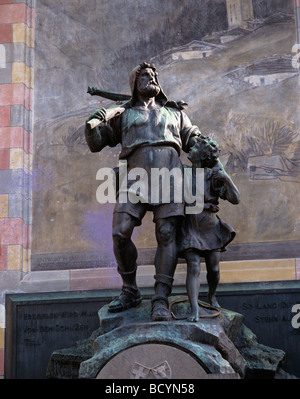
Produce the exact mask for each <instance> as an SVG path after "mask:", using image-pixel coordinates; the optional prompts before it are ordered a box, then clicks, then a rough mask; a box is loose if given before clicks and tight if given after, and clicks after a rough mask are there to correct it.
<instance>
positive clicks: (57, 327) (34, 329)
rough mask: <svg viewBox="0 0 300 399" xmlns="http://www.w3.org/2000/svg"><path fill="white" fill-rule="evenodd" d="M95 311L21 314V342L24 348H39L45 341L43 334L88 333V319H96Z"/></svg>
mask: <svg viewBox="0 0 300 399" xmlns="http://www.w3.org/2000/svg"><path fill="white" fill-rule="evenodd" d="M97 314H98V312H97V311H84V310H83V311H61V312H49V313H38V312H37V313H29V312H28V313H27V312H26V313H24V314H23V323H22V325H23V328H22V332H23V337H24V338H23V342H24V345H25V346H40V345H42V344H43V343H44V341H46V340H47V338H46V337H45V339H43V338H44V336H45V334H46V335H47V334H55V333H56V334H57V333H60V334H61V333H62V334H65V333H70V332H84V331H86V332H87V333H88V331H89V327H90V323H89V320H88V319H89V318H91V317H93V318H95V317H97Z"/></svg>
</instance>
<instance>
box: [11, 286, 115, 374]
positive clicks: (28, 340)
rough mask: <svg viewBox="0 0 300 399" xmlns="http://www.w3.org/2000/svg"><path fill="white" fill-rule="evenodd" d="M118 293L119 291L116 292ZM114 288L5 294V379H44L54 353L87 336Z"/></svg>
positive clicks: (94, 326) (97, 322) (95, 325)
mask: <svg viewBox="0 0 300 399" xmlns="http://www.w3.org/2000/svg"><path fill="white" fill-rule="evenodd" d="M115 294H116V293H115ZM112 295H114V292H113V291H110V292H107V291H90V292H88V293H87V292H80V293H79V292H75V293H72V292H70V293H59V294H55V293H41V294H11V295H10V294H8V295H6V336H5V345H6V353H5V378H13V379H18V378H22V379H29V378H30V379H43V378H46V370H47V366H48V362H49V359H50V356H51V353H52V352H53V350H55V349H60V348H65V347H68V346H72V345H73V344H74V343H75V342H76V341H80V340H82V339H85V338H88V337H89V336H90V335H91V333H92V332H93V331H94V330H96V329H97V328H98V327H99V319H98V310H99V309H100V308H101V307H102V306H103V305H105V304H106V303H109V302H110V301H111V300H112Z"/></svg>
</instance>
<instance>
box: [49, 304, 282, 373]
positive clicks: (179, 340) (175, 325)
mask: <svg viewBox="0 0 300 399" xmlns="http://www.w3.org/2000/svg"><path fill="white" fill-rule="evenodd" d="M170 303H174V305H173V306H172V311H173V315H174V319H173V320H172V321H168V322H153V321H152V320H151V314H150V309H151V301H150V300H143V301H142V303H141V304H140V305H139V306H137V307H136V308H133V309H128V310H126V311H124V312H121V313H109V312H108V305H105V306H103V307H102V308H101V309H100V310H99V319H100V327H99V329H98V330H96V331H94V332H93V334H92V335H91V337H90V338H89V339H87V340H84V341H81V342H78V343H76V345H75V346H73V347H71V348H67V349H61V350H56V351H55V352H53V353H52V356H51V359H50V362H49V365H48V370H47V378H85V379H87V378H89V379H91V378H92V379H94V378H98V379H137V378H142V379H147V378H152V379H153V378H159V379H162V378H164V379H212V378H218V379H220V378H236V379H239V378H276V375H277V374H278V370H280V366H281V363H282V361H283V360H284V357H285V353H284V352H283V351H282V350H279V349H273V348H269V347H267V346H265V345H261V344H259V343H258V342H257V338H256V336H255V335H254V334H253V333H252V332H251V331H250V330H249V329H248V328H247V327H245V326H244V324H243V315H241V314H239V313H235V312H232V311H230V310H226V309H221V311H220V312H216V311H215V310H214V309H209V308H206V307H202V306H200V319H199V321H198V322H190V321H188V320H187V316H188V314H189V310H190V305H189V302H188V301H187V300H186V299H185V298H182V297H171V298H170ZM200 305H201V304H200Z"/></svg>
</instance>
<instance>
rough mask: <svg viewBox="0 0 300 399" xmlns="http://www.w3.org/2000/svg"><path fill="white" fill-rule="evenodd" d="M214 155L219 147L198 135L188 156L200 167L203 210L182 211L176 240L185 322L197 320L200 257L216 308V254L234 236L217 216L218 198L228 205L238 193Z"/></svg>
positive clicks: (217, 155) (217, 271)
mask: <svg viewBox="0 0 300 399" xmlns="http://www.w3.org/2000/svg"><path fill="white" fill-rule="evenodd" d="M218 157H219V146H218V144H217V143H216V142H215V141H214V140H211V139H209V138H208V137H207V138H205V137H201V138H199V139H198V140H197V142H196V144H195V145H194V146H193V147H192V148H191V149H190V152H189V155H188V159H189V160H190V161H191V162H192V168H193V169H195V168H204V209H203V211H202V212H201V213H197V214H196V213H192V214H188V213H187V214H186V216H185V218H184V220H183V223H182V225H181V229H180V233H179V234H178V242H177V245H178V254H179V257H181V258H185V259H186V262H187V278H186V288H187V293H188V297H189V301H190V304H191V316H190V317H189V321H198V319H199V306H198V296H199V275H200V259H201V257H204V259H205V263H206V268H207V282H208V301H209V303H210V305H212V306H213V307H220V305H219V304H218V301H217V299H216V296H215V293H216V289H217V286H218V283H219V261H220V253H221V252H222V251H225V247H226V246H227V245H228V244H229V243H230V242H231V241H232V240H233V239H234V237H235V235H236V233H235V231H234V229H233V228H232V227H231V226H230V225H228V224H227V223H225V222H224V221H223V220H222V219H221V218H220V217H219V216H218V215H217V212H218V210H219V206H218V205H219V198H221V199H223V200H227V201H229V202H231V203H232V204H238V203H239V202H240V193H239V191H238V189H237V187H236V186H235V184H234V183H233V181H232V180H231V178H230V176H229V175H228V174H227V173H226V172H225V170H224V168H223V165H222V164H221V162H220V161H219V160H218ZM194 176H195V174H193V177H194ZM186 206H189V205H186Z"/></svg>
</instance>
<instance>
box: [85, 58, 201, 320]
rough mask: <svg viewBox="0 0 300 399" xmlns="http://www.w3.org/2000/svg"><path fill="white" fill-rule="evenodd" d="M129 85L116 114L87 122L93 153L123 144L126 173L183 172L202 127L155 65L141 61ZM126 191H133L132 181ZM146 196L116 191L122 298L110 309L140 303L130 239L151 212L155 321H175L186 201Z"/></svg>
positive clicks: (98, 114) (96, 115)
mask: <svg viewBox="0 0 300 399" xmlns="http://www.w3.org/2000/svg"><path fill="white" fill-rule="evenodd" d="M129 83H130V88H131V98H130V100H128V101H127V102H124V103H122V107H123V109H121V110H118V112H117V113H116V115H117V116H115V117H113V118H112V119H110V120H109V121H106V122H105V118H106V111H105V110H104V109H100V110H97V111H95V112H94V113H93V114H92V115H91V116H90V117H89V118H88V119H87V123H86V130H85V135H86V140H87V143H88V145H89V148H90V150H91V151H92V152H98V151H101V150H102V149H103V148H104V147H105V146H110V147H114V146H116V145H117V144H119V143H120V144H121V153H120V157H119V158H120V160H126V161H127V167H128V169H127V173H128V174H129V173H130V171H131V170H133V169H134V168H137V167H140V168H143V169H144V170H145V171H146V172H147V173H148V175H149V176H150V175H151V170H152V169H153V168H160V169H161V168H167V169H168V170H173V169H174V168H178V169H181V170H182V164H181V161H180V153H181V150H183V151H185V152H187V153H188V152H189V150H190V149H191V147H193V145H194V144H195V142H196V138H197V137H199V136H201V133H200V131H199V128H198V127H197V126H193V125H192V124H191V122H190V120H189V118H188V117H187V115H186V114H185V113H184V112H183V110H182V109H183V105H184V103H183V102H178V103H177V102H171V101H168V99H167V97H166V95H165V93H164V92H163V90H162V88H161V87H160V85H159V82H158V78H157V72H156V68H155V67H154V66H153V65H151V64H148V63H142V64H140V65H139V66H138V67H136V68H135V69H134V70H133V71H132V72H131V74H130V80H129ZM95 119H99V121H101V123H100V124H99V125H98V126H95V125H94V126H95V127H92V126H91V121H93V120H95ZM106 119H108V118H106ZM148 183H149V187H146V188H147V190H145V192H146V193H150V192H151V187H150V186H151V180H149V182H148ZM152 183H153V182H152ZM153 184H158V182H154V183H153ZM173 185H174V183H173ZM172 188H174V187H171V189H172ZM126 189H127V190H128V191H130V180H128V186H127V188H126ZM145 196H146V197H147V198H145V197H143V196H142V199H141V201H140V202H138V203H132V202H130V201H127V202H125V203H124V202H121V201H120V193H119V192H118V193H117V202H116V205H115V209H114V214H113V247H114V254H115V257H116V260H117V264H118V272H119V273H120V275H121V277H122V281H123V286H122V292H121V294H120V296H119V298H117V299H115V300H114V301H113V302H112V303H111V304H110V307H109V309H110V312H120V311H122V310H125V309H128V308H131V307H135V306H137V305H138V304H139V303H140V302H141V296H140V291H139V289H138V287H137V284H136V267H137V265H136V260H137V249H136V247H135V245H134V244H133V242H132V240H131V236H132V232H133V229H134V228H135V227H136V226H139V225H140V224H141V221H142V218H143V217H144V215H145V213H146V212H147V211H152V212H153V216H154V217H153V220H154V223H155V234H156V239H157V253H156V257H155V271H156V274H155V276H154V278H155V285H154V288H155V293H154V296H153V298H152V319H153V320H154V321H163V320H171V318H172V315H171V313H170V310H169V305H168V296H169V295H170V293H171V290H172V283H173V276H174V272H175V268H176V264H177V245H176V231H177V229H178V227H179V222H180V220H181V219H182V218H183V217H184V201H181V202H180V203H178V202H176V201H174V198H171V200H170V201H169V202H163V201H162V200H161V199H159V200H157V201H155V202H153V201H151V200H152V199H151V197H150V194H149V195H148V196H147V194H146V195H145Z"/></svg>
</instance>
